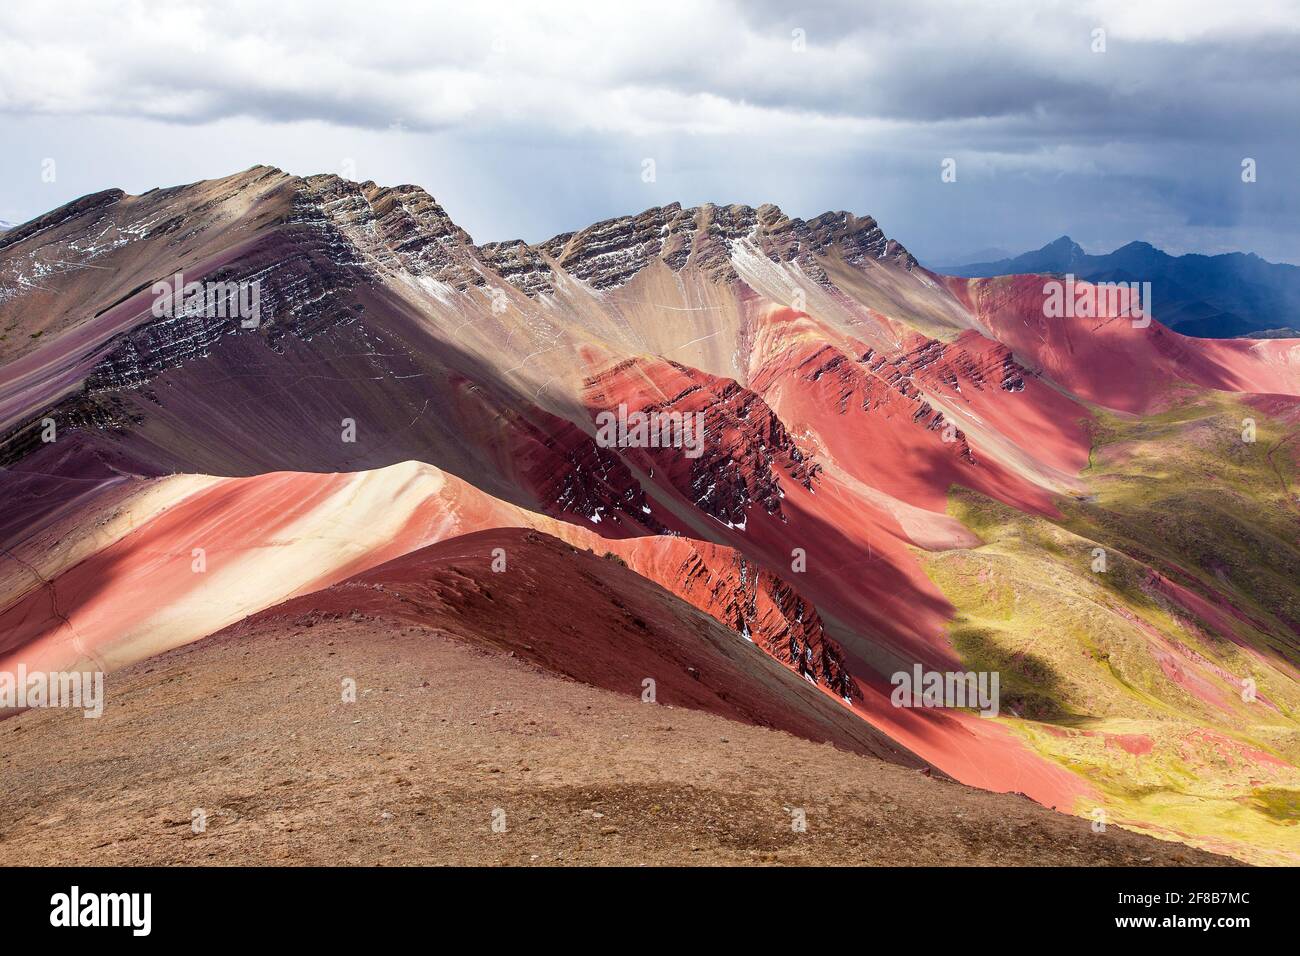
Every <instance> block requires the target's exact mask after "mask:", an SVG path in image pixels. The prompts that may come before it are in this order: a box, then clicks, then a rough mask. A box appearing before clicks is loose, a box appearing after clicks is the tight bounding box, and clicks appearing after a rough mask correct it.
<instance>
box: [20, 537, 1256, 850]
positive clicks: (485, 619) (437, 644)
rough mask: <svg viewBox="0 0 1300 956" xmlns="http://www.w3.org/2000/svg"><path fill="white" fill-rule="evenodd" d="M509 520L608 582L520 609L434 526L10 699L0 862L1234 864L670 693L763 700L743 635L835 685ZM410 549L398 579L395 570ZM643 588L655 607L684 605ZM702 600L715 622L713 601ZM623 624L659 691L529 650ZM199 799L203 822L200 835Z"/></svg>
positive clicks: (562, 574) (518, 570)
mask: <svg viewBox="0 0 1300 956" xmlns="http://www.w3.org/2000/svg"><path fill="white" fill-rule="evenodd" d="M524 534H526V533H524V532H521V533H519V535H520V536H519V538H518V540H516V541H514V542H509V541H507V542H506V544H507V547H509V548H510V550H509V552H508V554H509V562H510V564H512V565H514V568H515V572H514V574H515V575H517V578H516V579H515V580H516V583H517V584H518V586H519V587H521V588H522V590H523V591H525V592H527V591H530V590H531V589H530V587H529V582H536V581H537V580H539V579H540V578H541V577H542V576H543V575H545V576H547V577H548V578H550V579H553V580H558V581H559V582H560V583H570V584H572V583H575V582H577V583H578V585H577V586H578V589H579V590H578V591H576V592H571V593H572V595H573V599H574V601H575V602H576V601H577V600H579V599H589V598H590V593H589V592H600V593H601V594H602V595H603V598H602V603H600V604H598V605H595V606H592V605H588V606H584V607H579V606H578V605H577V604H576V603H574V604H573V605H572V606H571V609H570V613H569V614H567V615H560V614H557V612H556V611H555V609H554V608H551V607H541V608H537V609H529V611H528V613H530V614H531V616H532V621H531V623H530V624H527V625H524V626H521V623H520V621H519V620H518V619H517V617H516V616H515V615H516V614H517V612H518V610H519V609H518V608H516V606H515V603H514V602H515V598H516V596H517V595H516V593H515V589H514V587H513V586H510V585H506V584H504V583H503V584H501V585H500V586H498V588H496V589H495V590H493V592H492V594H491V596H490V597H489V596H488V595H487V594H486V593H485V592H484V590H483V588H482V586H481V585H482V584H483V583H486V582H483V581H480V580H478V578H477V576H475V575H472V574H466V573H465V566H464V565H465V557H464V556H463V555H460V556H458V555H457V554H456V552H455V549H453V548H449V547H447V546H440V549H441V550H440V551H439V553H438V554H437V555H434V556H430V555H427V554H426V555H425V558H426V560H425V562H424V572H425V573H424V575H423V577H422V578H421V579H420V581H419V582H418V586H417V587H412V586H411V585H414V584H416V583H417V582H415V581H414V575H413V574H411V573H410V572H412V571H413V564H412V563H411V562H410V561H407V562H405V563H404V564H403V563H401V562H395V563H394V564H397V565H398V567H397V568H396V569H394V568H393V566H391V565H390V566H389V568H388V572H387V574H386V575H385V574H381V573H380V570H381V569H377V570H376V571H375V572H371V573H370V574H369V575H367V576H362V578H360V579H356V586H355V587H351V588H342V587H336V588H333V589H330V590H329V591H327V592H323V593H322V594H320V595H318V598H320V600H319V601H318V602H317V606H318V607H329V605H330V604H332V603H336V604H337V605H338V606H339V607H340V608H341V607H344V606H346V605H347V604H349V603H352V604H357V603H364V602H366V601H367V599H368V598H371V599H373V600H376V601H381V602H387V609H386V611H385V613H384V614H382V615H379V616H375V617H370V616H366V615H364V614H361V613H359V612H358V613H356V614H353V613H351V612H348V613H346V614H345V613H341V612H335V611H332V610H327V611H323V612H322V611H321V610H318V609H314V608H313V605H312V604H310V603H302V604H301V605H300V606H296V605H299V603H300V602H290V603H289V604H288V605H285V606H283V607H281V608H279V609H274V610H272V611H269V612H265V613H263V614H261V615H258V616H257V617H255V618H253V619H250V620H249V621H246V622H244V623H242V624H240V625H237V626H235V627H233V628H231V629H228V630H227V631H225V632H223V633H221V634H219V635H216V636H214V637H212V638H209V639H207V640H204V641H201V642H198V643H195V644H191V645H188V646H186V647H183V648H179V649H177V650H175V651H172V652H170V653H168V654H165V655H162V656H160V657H156V658H153V659H151V660H149V661H146V662H142V663H140V664H136V665H134V666H132V667H130V668H127V669H125V670H123V671H121V672H119V673H117V674H115V675H113V676H112V677H111V678H110V681H109V687H108V704H107V707H106V709H105V713H104V716H103V717H102V718H100V719H99V720H85V719H83V718H81V717H80V716H73V715H72V714H70V713H68V712H55V711H29V712H28V713H26V714H23V715H21V716H19V717H16V718H13V719H11V720H8V721H5V722H4V723H3V724H0V742H2V744H3V746H0V754H2V755H0V762H2V763H0V766H2V767H3V773H4V778H5V784H6V786H5V788H4V790H3V792H0V849H2V850H3V859H4V861H5V862H6V863H10V864H24V863H82V864H84V863H92V864H104V865H117V864H123V863H132V864H147V863H156V864H170V863H225V864H257V863H271V862H278V863H302V864H323V863H339V862H344V863H351V864H383V863H424V864H448V863H451V864H494V863H497V864H511V865H542V864H611V865H637V864H652V865H653V864H674V863H677V864H679V863H698V864H718V863H774V864H867V865H883V864H895V865H898V864H903V865H939V864H954V863H956V864H986V865H1017V864H1030V863H1032V864H1040V865H1042V864H1049V865H1050V864H1064V865H1092V864H1105V865H1136V864H1139V863H1153V864H1211V863H1224V862H1230V861H1225V860H1222V859H1221V858H1218V857H1214V856H1212V855H1210V854H1206V853H1202V852H1199V851H1196V850H1189V849H1186V848H1184V847H1181V846H1178V845H1176V844H1171V843H1162V842H1159V841H1156V840H1152V839H1149V838H1146V837H1142V836H1138V835H1136V834H1132V833H1127V832H1125V831H1123V830H1120V829H1118V828H1115V827H1109V828H1107V829H1106V830H1105V832H1102V833H1095V832H1093V831H1092V829H1091V826H1090V824H1089V822H1088V821H1086V820H1081V819H1078V818H1074V817H1068V816H1064V815H1060V814H1055V813H1052V812H1051V811H1049V810H1046V809H1044V808H1043V807H1040V806H1038V805H1036V804H1034V803H1032V802H1031V801H1029V800H1025V799H1023V798H1020V797H1016V796H1009V795H995V794H990V793H986V792H983V791H979V790H975V789H971V788H968V787H965V786H962V785H959V784H956V783H952V782H950V781H947V780H944V779H941V778H940V777H939V776H938V775H933V776H928V775H926V774H925V773H924V772H921V771H918V770H916V769H914V768H908V767H903V766H898V765H896V764H891V763H887V762H884V761H881V760H877V759H875V758H873V757H869V756H859V755H857V754H853V753H849V752H846V751H845V750H841V749H838V748H836V747H834V746H830V745H827V744H822V745H818V744H815V743H812V742H810V741H808V740H803V739H799V738H796V737H792V736H790V735H788V734H786V733H782V732H779V731H775V730H770V729H764V728H760V727H756V726H753V725H751V724H745V723H740V722H736V721H730V720H726V719H724V718H722V717H719V716H716V715H715V714H709V713H704V712H701V711H698V710H690V709H685V708H682V707H678V706H673V705H672V704H671V702H672V701H674V700H679V701H680V700H683V699H684V698H685V697H687V696H689V695H690V694H692V693H695V694H714V695H716V696H715V702H716V708H717V709H721V710H727V709H730V710H732V711H733V712H736V713H742V712H744V711H746V710H748V711H749V713H750V716H751V717H752V716H754V713H755V711H754V708H755V707H757V706H758V704H757V703H756V702H758V701H760V700H761V698H762V695H761V694H759V693H758V692H757V691H754V690H752V686H753V685H752V684H747V683H746V682H745V681H744V680H742V679H740V676H739V674H733V675H730V676H729V677H728V680H729V684H728V691H727V693H726V694H722V693H719V692H718V691H719V688H715V687H713V686H712V685H711V683H710V680H711V678H712V677H713V676H714V675H713V673H712V672H711V671H710V668H713V667H718V666H720V660H721V659H725V658H729V657H732V654H731V653H730V652H731V651H732V650H734V651H735V652H738V653H739V655H740V656H739V657H738V658H733V660H738V661H739V663H737V667H738V668H739V669H741V670H744V671H745V672H747V673H750V674H751V676H754V675H759V677H761V686H762V687H763V688H765V689H766V690H767V692H769V693H774V692H777V691H781V692H784V693H794V692H796V691H800V690H802V691H806V692H807V694H808V695H809V696H808V697H807V701H820V702H821V703H822V704H824V705H825V707H828V708H832V710H829V711H826V714H827V715H832V714H834V713H835V711H834V710H833V708H835V707H836V705H835V704H834V703H833V702H832V701H830V700H829V698H827V697H825V696H824V695H821V694H819V693H818V692H816V691H814V690H813V689H812V688H811V687H808V686H807V685H805V684H804V683H803V682H802V681H801V680H800V679H799V678H797V677H795V676H794V675H792V674H790V672H788V671H786V670H785V669H783V668H780V667H778V666H777V665H775V664H772V663H771V662H770V661H768V660H767V659H766V658H765V657H764V656H763V655H761V654H758V653H757V652H755V651H754V650H752V649H751V648H747V647H745V646H743V645H739V644H738V642H739V639H738V638H737V637H736V636H735V635H734V634H731V633H730V632H726V631H725V630H723V629H721V628H717V629H716V631H717V632H716V633H708V634H704V635H702V636H699V637H698V639H695V640H692V637H693V635H692V634H691V633H690V632H688V631H684V630H682V629H681V628H674V629H670V628H669V623H670V620H669V619H670V618H671V612H672V609H671V608H668V609H667V610H669V612H670V614H669V616H668V618H664V619H655V620H652V621H645V622H643V623H644V624H645V625H646V626H645V628H644V629H643V628H642V627H641V625H640V624H638V622H637V621H636V619H635V615H636V613H637V612H638V611H640V610H642V609H643V608H644V606H645V605H646V603H647V602H650V601H653V600H656V598H655V597H654V591H655V590H657V589H655V587H654V585H649V584H648V583H646V582H643V581H641V580H640V579H639V578H637V577H636V576H634V575H633V574H632V573H631V572H629V571H626V570H624V569H623V568H621V567H619V566H618V565H617V563H616V562H613V561H609V560H604V559H600V558H595V557H593V556H589V555H586V554H585V553H579V554H577V555H574V554H572V553H568V554H567V555H566V554H561V553H560V551H561V550H563V551H567V547H566V546H564V545H561V544H559V543H558V542H556V541H554V540H553V539H549V538H545V537H542V536H538V540H535V541H530V540H528V539H526V538H524V537H523V535H524ZM470 537H474V538H483V537H485V536H483V535H475V536H470ZM457 540H458V541H459V542H460V543H461V544H462V545H464V544H466V542H465V541H464V539H457ZM456 543H457V542H456V541H453V542H448V543H447V545H455V544H456ZM482 543H483V542H481V541H480V542H477V543H474V544H473V546H474V547H475V548H477V547H478V545H480V544H482ZM430 550H437V549H430ZM403 572H406V573H407V576H408V577H411V578H412V581H411V584H410V585H408V586H407V587H406V589H405V590H404V591H402V592H401V593H398V582H399V581H400V579H401V578H402V576H403ZM510 576H511V575H509V574H508V573H507V574H501V575H492V574H491V573H489V575H488V577H489V578H491V579H495V578H507V577H510ZM583 581H585V585H583V584H582V583H581V582H583ZM375 585H382V587H383V588H384V591H380V590H379V588H377V587H376V586H375ZM659 594H660V595H661V596H660V597H659V598H658V599H657V600H659V602H660V603H661V605H663V604H676V605H678V606H679V607H678V611H679V612H680V608H683V607H684V605H681V603H680V602H677V601H676V599H674V598H672V597H671V596H669V595H667V594H666V593H664V592H659ZM466 609H471V610H472V611H473V613H471V614H469V615H466V614H465V613H463V612H464V611H465V610H466ZM295 611H301V613H300V614H297V615H295V613H294V612H295ZM694 613H695V612H689V611H688V612H686V613H685V617H687V618H689V617H691V615H694ZM611 615H612V616H615V617H620V616H621V617H623V618H624V620H623V621H622V622H620V623H613V622H611V621H610V620H609V617H610V616H611ZM413 618H427V619H428V620H429V621H430V622H431V623H433V626H425V625H423V624H418V625H417V624H413V623H411V621H412V619H413ZM695 623H696V624H697V625H698V626H700V628H701V630H702V631H708V630H710V628H709V625H710V624H711V623H712V622H710V621H708V619H704V618H702V617H698V616H697V619H696V620H695ZM697 633H698V632H697ZM716 640H723V641H730V642H731V647H726V646H724V647H713V646H711V644H712V642H713V641H716ZM629 645H637V646H638V647H641V648H644V652H654V653H657V654H659V655H660V659H661V663H660V664H659V665H656V669H657V670H658V673H659V674H660V680H659V684H658V689H659V695H658V703H656V704H650V703H644V702H642V700H641V699H640V698H639V697H638V696H637V695H638V693H639V691H640V685H639V683H637V684H634V685H633V686H632V687H630V688H625V689H624V690H623V692H622V693H617V692H613V691H609V690H603V689H598V688H593V687H590V686H587V685H585V684H582V683H579V682H576V681H571V680H565V679H562V678H560V677H557V676H556V675H555V674H554V673H552V672H550V671H549V670H548V669H544V667H543V666H538V665H537V664H536V663H533V661H539V662H543V664H544V665H546V666H547V667H550V668H556V667H558V668H560V669H564V668H567V669H570V670H583V669H592V672H593V673H597V674H600V673H604V674H605V675H606V677H605V681H606V683H608V684H609V685H611V686H613V685H619V686H622V685H623V684H626V683H628V681H626V680H623V679H622V677H623V676H626V675H622V676H621V675H620V674H619V673H618V672H617V670H613V671H610V670H608V669H607V668H608V665H609V664H610V663H611V662H610V661H608V660H606V659H605V658H603V657H601V656H600V652H601V649H602V648H605V649H608V650H613V649H614V648H615V647H618V648H619V649H620V650H623V651H632V654H631V656H632V657H633V658H634V659H636V658H637V653H638V652H637V651H636V650H634V649H633V648H632V647H630V646H629ZM506 647H512V648H520V649H521V653H523V654H528V655H531V657H532V658H533V661H527V660H524V659H521V657H520V656H519V654H517V653H514V652H512V651H507V650H505V648H506ZM677 654H680V655H683V656H682V657H681V658H680V659H677V660H676V661H675V663H676V664H679V665H685V666H695V665H696V664H700V665H702V666H700V667H699V670H700V680H699V681H696V680H695V678H694V677H693V676H691V675H690V674H689V672H688V671H686V670H684V669H683V668H679V672H678V673H673V672H671V671H670V670H666V669H665V668H664V665H665V664H666V663H667V662H668V661H670V660H673V659H674V655H677ZM557 655H558V656H557ZM691 655H696V656H691ZM691 661H694V662H695V664H692V663H691ZM628 673H629V674H631V672H628ZM345 679H351V680H354V681H355V682H356V700H355V702H352V703H348V702H344V701H343V700H342V696H343V695H342V693H341V688H342V686H343V681H344V680H345ZM755 679H758V678H755ZM806 710H807V711H809V712H814V713H820V712H821V711H820V710H819V707H818V705H817V704H809V705H807V707H806ZM843 713H844V714H845V715H846V716H847V712H846V711H845V712H843ZM823 719H824V723H823V726H824V727H830V728H832V729H831V731H828V735H829V733H831V732H838V731H835V730H834V727H835V726H838V725H837V724H836V722H835V719H834V717H833V716H826V717H824V718H823ZM857 723H860V722H857ZM847 726H852V725H851V724H849V725H847ZM850 743H852V742H851V741H850ZM196 812H201V813H202V814H203V816H204V820H205V824H206V825H205V828H203V829H202V831H201V832H197V833H196V832H194V826H193V821H194V819H195V817H196ZM800 818H802V819H803V820H804V821H806V829H804V830H802V831H800V830H798V829H796V827H795V826H794V823H795V821H796V820H797V819H800ZM494 820H495V821H499V822H500V823H503V824H504V831H503V832H497V831H495V830H494V829H493V823H494Z"/></svg>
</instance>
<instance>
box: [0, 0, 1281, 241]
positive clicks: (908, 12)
mask: <svg viewBox="0 0 1300 956" xmlns="http://www.w3.org/2000/svg"><path fill="white" fill-rule="evenodd" d="M416 6H417V5H416V4H411V3H407V2H395V0H365V2H358V0H346V2H324V0H315V2H302V3H298V2H292V0H277V2H275V3H265V2H252V0H249V2H239V0H230V2H222V3H217V2H199V0H191V2H183V0H182V2H169V3H162V2H158V3H154V2H147V0H86V2H71V0H40V2H35V0H32V2H27V0H10V2H6V3H4V4H3V5H0V143H3V149H0V219H6V220H10V221H23V220H26V219H29V218H31V217H33V216H35V215H38V214H39V213H41V212H44V211H46V210H47V209H50V208H52V207H54V206H56V205H59V204H61V203H63V202H66V201H68V200H70V199H73V198H75V197H77V196H80V195H83V194H85V193H88V192H93V191H96V190H99V189H104V188H108V187H110V186H118V187H121V188H123V189H126V190H127V191H129V192H142V191H144V190H146V189H149V188H151V187H154V186H162V185H173V184H176V183H183V182H190V181H193V180H196V179H204V178H209V177H214V176H221V175H225V174H227V173H231V172H234V171H236V170H239V169H244V168H247V167H248V166H252V165H254V164H257V163H267V164H271V165H275V166H279V167H281V168H282V169H285V170H287V171H289V172H292V173H299V174H309V173H316V172H336V173H341V174H344V175H348V176H349V177H350V178H355V179H373V180H375V181H377V182H380V183H384V184H397V183H407V182H410V183H417V184H419V185H421V186H424V187H425V188H426V189H428V190H429V191H430V192H431V193H432V194H433V195H434V196H435V197H437V198H438V200H439V201H440V202H442V204H443V205H444V206H445V207H446V208H447V210H448V212H450V214H451V215H452V217H453V218H454V219H456V221H457V222H459V223H460V224H461V225H462V226H463V227H465V228H466V229H467V230H468V231H469V232H470V234H471V235H472V236H473V237H474V238H475V239H476V240H478V241H480V242H484V241H488V240H492V239H510V238H523V239H527V240H530V241H536V240H541V239H544V238H547V237H549V236H551V235H553V234H555V233H559V232H565V231H568V230H571V229H575V228H578V227H581V226H583V225H586V224H588V223H590V222H593V221H595V220H598V219H603V218H608V217H610V216H615V215H622V214H625V213H630V212H638V211H640V210H642V209H644V208H646V207H648V206H654V205H661V204H663V203H667V202H671V201H674V200H677V201H680V202H682V203H683V204H687V205H694V204H697V203H700V202H718V203H728V202H744V203H749V204H751V205H758V204H759V203H762V202H775V203H777V204H779V205H780V206H781V207H782V208H783V209H784V210H785V211H786V212H787V213H789V214H791V215H798V216H803V217H809V216H813V215H816V214H817V213H819V212H822V211H824V210H827V209H848V210H851V211H854V212H857V213H863V214H869V215H872V216H874V217H876V219H877V220H879V221H880V223H881V225H882V226H883V227H884V229H885V231H886V232H887V233H888V234H889V235H890V236H892V237H895V238H897V239H898V240H899V241H901V242H903V243H904V244H905V245H906V246H908V247H909V248H910V249H911V250H912V251H913V252H914V253H915V254H916V255H917V256H918V257H919V258H921V259H922V260H923V261H925V262H927V263H929V264H936V265H942V264H945V263H950V262H956V261H960V260H963V259H969V258H970V257H972V256H976V255H978V254H980V253H982V252H985V251H988V250H992V249H999V250H1005V251H1008V252H1013V253H1018V252H1022V251H1025V250H1026V249H1030V248H1036V247H1037V246H1040V245H1042V244H1043V243H1045V242H1047V241H1049V240H1051V239H1054V238H1056V237H1057V236H1059V235H1062V234H1064V233H1068V234H1069V235H1071V236H1072V237H1073V238H1074V239H1075V240H1076V241H1078V242H1079V243H1081V244H1082V245H1083V246H1084V247H1085V248H1086V249H1088V250H1089V251H1091V252H1100V251H1109V250H1110V249H1111V248H1114V247H1116V246H1118V245H1122V244H1123V243H1125V242H1128V241H1131V240H1134V239H1143V240H1146V241H1149V242H1152V243H1155V244H1156V245H1159V246H1161V247H1162V248H1166V249H1168V250H1169V251H1171V252H1187V251H1200V252H1221V251H1228V250H1243V251H1253V252H1257V253H1259V254H1260V255H1263V256H1264V257H1266V258H1269V259H1273V260H1279V261H1289V262H1296V263H1300V230H1297V229H1296V226H1295V224H1296V222H1297V221H1300V0H1236V2H1233V3H1223V2H1221V0H1141V2H1137V0H1072V2H1059V3H1058V2H1053V0H981V2H972V0H966V2H957V0H954V2H931V0H907V2H906V3H897V2H889V3H886V2H877V0H862V2H858V3H849V2H838V0H828V2H823V3H809V4H807V5H806V6H807V9H804V10H800V11H797V12H796V11H793V10H792V9H791V7H793V6H794V5H793V4H790V3H787V2H776V0H757V2H754V0H751V2H726V0H715V2H698V0H697V2H691V3H681V4H677V3H672V2H665V0H660V2H657V3H649V4H642V3H637V2H627V0H621V2H619V3H608V2H592V3H590V4H584V3H565V2H557V0H547V2H544V3H543V2H536V0H532V2H524V3H511V2H497V3H492V4H469V3H464V2H456V3H447V4H430V5H420V10H419V11H418V12H417V11H415V10H413V9H412V8H414V7H416ZM1247 158H1249V159H1253V160H1254V161H1255V169H1256V181H1255V182H1251V183H1245V182H1243V181H1242V162H1243V160H1244V159H1247ZM949 159H951V160H953V161H954V164H953V165H952V166H951V167H949V168H951V169H955V174H956V175H955V181H949V182H945V181H944V178H943V176H942V172H943V169H944V163H945V160H949ZM50 160H53V164H52V165H51V164H50V163H49V161H50ZM647 160H653V172H654V176H653V181H646V180H647V178H649V177H648V176H647V174H646V169H647V163H646V161H647ZM50 171H52V173H53V175H52V177H51V175H49V173H50ZM43 173H45V175H43ZM51 178H52V179H53V181H52V182H51V181H47V180H49V179H51Z"/></svg>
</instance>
